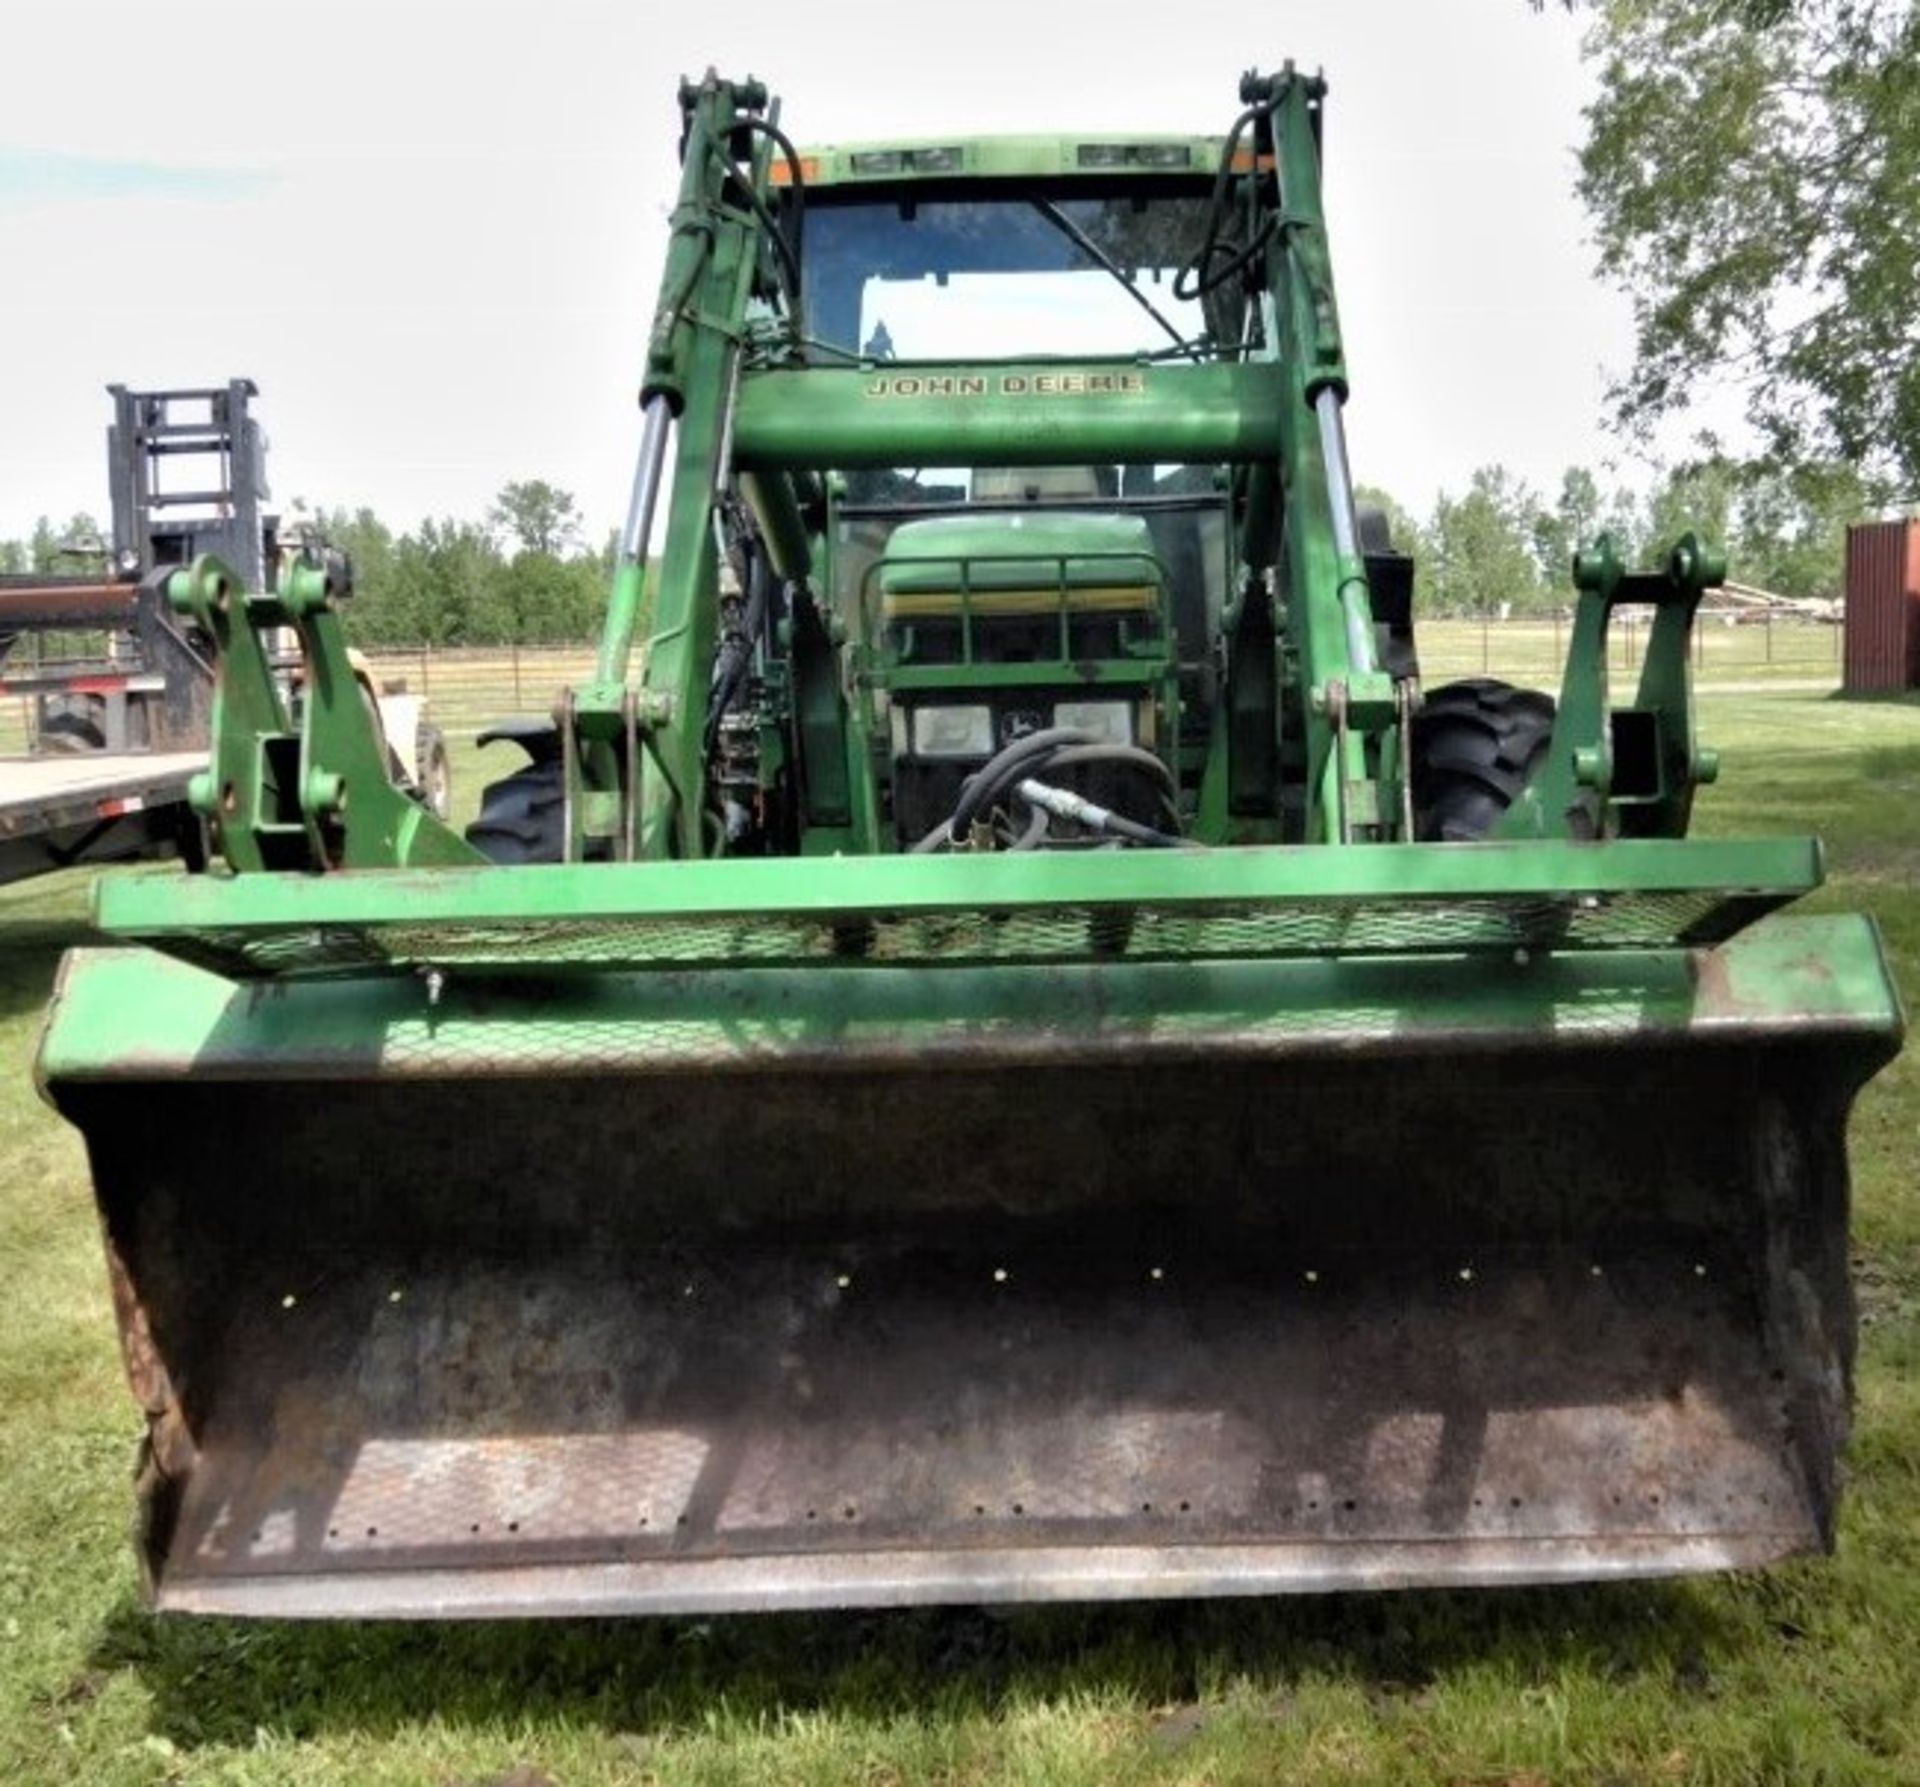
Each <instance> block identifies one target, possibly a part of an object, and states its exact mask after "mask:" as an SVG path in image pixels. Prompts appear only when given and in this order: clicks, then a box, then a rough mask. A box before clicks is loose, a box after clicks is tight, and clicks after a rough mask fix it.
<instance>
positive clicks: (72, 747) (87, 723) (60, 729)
mask: <svg viewBox="0 0 1920 1787" xmlns="http://www.w3.org/2000/svg"><path fill="white" fill-rule="evenodd" d="M40 748H41V749H42V750H43V751H62V752H69V751H71V752H80V751H104V750H105V749H106V748H107V734H106V728H105V727H104V726H102V725H101V724H100V722H99V721H98V720H97V719H93V718H91V717H89V716H88V715H87V714H86V713H84V712H82V711H80V710H79V709H77V708H71V707H67V708H61V709H59V710H58V711H57V712H55V713H50V714H47V715H45V716H44V717H43V718H42V720H41V722H40Z"/></svg>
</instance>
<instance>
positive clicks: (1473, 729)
mask: <svg viewBox="0 0 1920 1787" xmlns="http://www.w3.org/2000/svg"><path fill="white" fill-rule="evenodd" d="M1553 712H1554V707H1553V697H1552V696H1551V695H1544V694H1542V693H1541V692H1540V691H1539V690H1538V689H1516V688H1515V687H1514V686H1513V685H1512V684H1511V683H1503V682H1499V681H1497V680H1495V679H1494V678H1492V677H1485V676H1476V677H1472V678H1469V679H1468V680H1467V681H1465V682H1458V683H1447V684H1445V685H1444V686H1443V687H1441V688H1438V689H1434V690H1432V691H1431V692H1430V693H1429V694H1428V696H1427V698H1426V702H1425V705H1424V706H1423V707H1422V708H1421V710H1420V712H1419V714H1418V715H1417V716H1416V717H1415V719H1414V723H1413V803H1414V812H1415V815H1416V817H1415V824H1414V830H1415V832H1416V833H1417V834H1418V836H1419V837H1420V838H1421V839H1422V840H1424V841H1427V842H1432V843H1444V844H1466V843H1471V842H1473V841H1474V840H1475V839H1476V838H1484V837H1486V836H1487V835H1488V833H1490V832H1491V831H1492V830H1493V828H1494V826H1495V825H1497V824H1498V823H1499V821H1500V819H1501V817H1502V816H1503V815H1504V814H1505V813H1506V811H1507V809H1508V808H1509V807H1511V806H1512V805H1513V803H1514V802H1515V801H1517V800H1518V799H1519V798H1520V796H1521V793H1522V792H1523V791H1524V790H1525V788H1526V786H1527V783H1528V782H1529V781H1531V780H1532V778H1533V776H1534V773H1535V772H1536V771H1537V770H1538V769H1539V768H1540V766H1541V764H1542V763H1543V762H1544V761H1545V760H1546V754H1547V745H1548V743H1549V742H1550V741H1551V739H1552V737H1553Z"/></svg>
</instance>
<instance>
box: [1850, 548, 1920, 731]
mask: <svg viewBox="0 0 1920 1787" xmlns="http://www.w3.org/2000/svg"><path fill="white" fill-rule="evenodd" d="M1843 686H1844V687H1845V688H1846V689H1847V690H1848V691H1849V692H1852V691H1856V690H1857V691H1860V692H1863V693H1864V692H1866V691H1868V690H1875V689H1880V690H1884V689H1920V521H1872V522H1867V523H1865V524H1864V525H1862V526H1860V527H1850V528H1848V529H1847V658H1846V671H1845V675H1844V684H1843Z"/></svg>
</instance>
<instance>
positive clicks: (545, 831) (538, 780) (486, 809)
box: [467, 762, 566, 864]
mask: <svg viewBox="0 0 1920 1787" xmlns="http://www.w3.org/2000/svg"><path fill="white" fill-rule="evenodd" d="M565 802H566V783H565V781H564V779H563V772H562V767H561V765H560V764H559V763H558V762H549V763H530V764H528V765H527V767H526V768H525V769H522V770H516V771H515V772H514V773H513V774H512V775H510V776H507V777H506V778H505V779H503V780H501V781H498V782H489V783H488V784H487V786H486V788H485V790H484V791H483V792H482V793H481V796H480V817H479V818H478V819H476V820H475V821H474V822H473V823H472V824H471V825H469V826H468V827H467V842H468V843H469V844H471V845H472V846H473V847H474V848H475V849H476V850H478V851H479V852H480V854H481V855H482V856H484V857H487V858H488V859H489V860H490V861H493V862H497V863H513V864H520V863H532V862H560V861H561V860H563V859H564V857H565V855H566V833H565V831H564V829H563V826H564V823H565V819H566V811H565Z"/></svg>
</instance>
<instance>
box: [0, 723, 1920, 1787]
mask: <svg viewBox="0 0 1920 1787" xmlns="http://www.w3.org/2000/svg"><path fill="white" fill-rule="evenodd" d="M1702 734H1703V738H1704V740H1705V742H1707V743H1709V744H1712V745H1715V746H1717V747H1718V748H1719V749H1720V750H1721V753H1722V759H1723V763H1724V766H1725V767H1724V772H1723V778H1722V781H1721V783H1720V784H1719V785H1718V786H1717V787H1715V788H1713V789H1711V790H1709V791H1707V792H1706V793H1705V794H1704V795H1703V797H1702V811H1701V824H1702V828H1703V829H1706V830H1710V831H1713V832H1718V833H1737V832H1749V831H1775V832H1778V831H1801V830H1806V829H1816V830H1818V831H1820V832H1822V833H1823V834H1824V835H1825V837H1826V838H1827V840H1828V843H1829V846H1830V861H1831V868H1832V886H1831V887H1830V888H1828V889H1827V890H1825V891H1824V892H1823V893H1822V894H1821V895H1820V896H1818V897H1819V902H1820V904H1822V905H1823V906H1833V907H1854V906H1859V905H1865V906H1867V907H1869V908H1871V909H1872V910H1873V911H1874V912H1876V913H1877V914H1878V916H1879V918H1880V921H1881V924H1882V925H1883V926H1884V928H1885V931H1886V934H1887V938H1888V941H1889V943H1890V945H1891V946H1892V949H1893V952H1894V954H1895V957H1896V961H1897V968H1898V972H1899V973H1900V975H1901V978H1902V983H1903V985H1904V986H1905V987H1906V988H1907V989H1908V992H1909V995H1910V996H1911V994H1912V993H1913V991H1914V990H1915V989H1916V988H1920V705H1907V706H1901V705H1894V704H1877V705H1867V704H1859V703H1849V702H1841V701H1836V700H1829V699H1822V698H1819V697H1816V696H1809V695H1804V694H1787V693H1782V694H1751V693H1739V694H1734V693H1712V692H1709V693H1708V694H1706V695H1705V696H1704V697H1703V699H1702ZM513 761H514V753H513V752H512V751H511V749H510V748H507V747H499V748H496V749H495V750H493V751H491V752H489V753H486V754H484V755H483V754H482V753H479V752H478V751H476V750H475V749H474V748H473V747H472V746H471V745H470V744H468V743H466V742H465V741H464V740H461V741H458V748H457V753H456V763H455V770H456V775H457V776H458V777H459V778H460V781H461V804H462V806H463V807H464V808H465V809H466V810H467V811H469V812H470V811H471V809H472V807H473V805H474V803H475V801H476V800H477V796H478V789H479V784H480V782H481V780H482V779H483V778H485V777H486V776H489V775H497V774H503V773H505V771H506V769H507V768H509V767H510V766H511V763H512V762H513ZM132 872H142V871H132ZM154 872H169V871H154ZM84 891H85V890H84V886H83V885H82V882H81V879H80V878H79V877H77V876H65V877H57V878H49V879H46V880H42V881H38V882H33V883H28V884H26V885H25V886H21V887H16V888H11V889H3V890H0V1050H3V1051H4V1053H5V1058H6V1059H7V1060H8V1061H9V1062H10V1063H11V1064H12V1071H11V1072H9V1073H8V1074H7V1076H6V1077H5V1079H4V1080H0V1157H4V1163H5V1166H4V1176H3V1177H0V1780H5V1781H8V1782H14V1781H19V1782H42V1781H73V1782H89V1783H95V1782H97V1783H117V1782H163V1781H167V1782H170V1781H191V1782H207V1783H214V1782H232V1783H242V1782H246V1783H256V1782H257V1783H268V1782H272V1783H279V1782H303V1781H354V1782H362V1781H368V1782H422V1783H443V1784H449V1787H451V1784H459V1787H478V1784H479V1783H483V1782H484V1783H502V1784H504V1783H509V1782H510V1783H513V1784H514V1787H535V1784H537V1783H542V1782H551V1783H554V1784H556V1787H574V1784H576V1783H589V1782H616V1781H636V1780H639V1781H658V1782H663V1783H664V1782H681V1781H739V1782H762V1781H817V1782H822V1783H826V1782H832V1783H836V1784H837V1783H843V1782H850V1781H854V1782H865V1783H880V1782H893V1781H903V1782H904V1781H923V1780H929V1781H953V1782H968V1783H971V1782H989V1781H994V1782H998V1781H1007V1782H1031V1783H1070V1782H1086V1783H1110V1782H1134V1781H1153V1782H1160V1781H1165V1782H1193V1783H1202V1782H1204V1783H1209V1784H1214V1783H1221V1784H1224V1783H1231V1782H1245V1783H1262V1784H1264V1783H1271V1782H1277V1781H1302V1782H1316V1783H1317V1782H1328V1781H1369V1782H1371V1781H1387V1782H1401V1781H1404V1782H1422V1783H1424V1782H1433V1781H1441V1782H1473V1783H1485V1784H1487V1787H1495V1784H1504V1787H1522V1784H1526V1787H1543V1784H1544V1783H1549V1782H1551V1783H1572V1782H1582V1783H1594V1784H1595V1787H1598V1784H1600V1783H1613V1784H1617V1787H1624V1784H1625V1783H1631V1782H1649V1783H1655V1782H1696V1781H1697V1782H1726V1783H1747V1782H1754V1781H1780V1782H1794V1783H1813V1782H1851V1781H1874V1782H1887V1783H1902V1784H1906V1783H1912V1782H1914V1781H1920V1198H1916V1197H1915V1195H1914V1191H1913V1186H1912V1176H1913V1167H1914V1163H1915V1161H1916V1159H1920V1068H1917V1067H1916V1064H1915V1059H1914V1056H1913V1055H1912V1054H1909V1055H1908V1056H1907V1057H1905V1058H1903V1059H1902V1060H1901V1061H1900V1062H1899V1063H1897V1064H1896V1065H1895V1066H1894V1067H1893V1068H1892V1069H1890V1070H1889V1071H1888V1072H1887V1073H1885V1074H1884V1075H1882V1077H1881V1078H1880V1079H1879V1081H1878V1082H1877V1083H1876V1084H1875V1085H1874V1086H1873V1087H1871V1088H1870V1089H1869V1090H1868V1092H1867V1093H1866V1095H1865V1096H1864V1098H1863V1099H1862V1100H1861V1103H1860V1106H1859V1109H1858V1111H1857V1113H1856V1116H1855V1120H1854V1126H1853V1149H1854V1161H1855V1167H1856V1181H1855V1183H1856V1203H1857V1209H1856V1222H1855V1233H1856V1237H1857V1253H1858V1266H1859V1278H1860V1283H1861V1286H1862V1290H1863V1300H1864V1310H1865V1320H1866V1328H1865V1333H1864V1336H1863V1351H1862V1359H1861V1367H1860V1384H1859V1392H1860V1394H1859V1411H1858V1419H1857V1426H1856V1434H1855V1442H1854V1447H1853V1454H1852V1463H1853V1469H1852V1481H1851V1489H1850V1493H1849V1496H1848V1500H1847V1503H1846V1510H1845V1516H1844V1521H1843V1532H1842V1537H1841V1543H1840V1552H1839V1556H1838V1557H1837V1558H1836V1559H1834V1560H1831V1561H1816V1562H1811V1563H1806V1564H1799V1565H1794V1566H1791V1567H1788V1568H1784V1569H1779V1570H1776V1571H1773V1572H1770V1573H1768V1574H1766V1575H1763V1576H1751V1577H1740V1578H1731V1579H1717V1580H1710V1581H1696V1582H1688V1583H1681V1584H1667V1585H1657V1586H1633V1585H1623V1586H1615V1587H1608V1588H1604V1589H1587V1590H1572V1591H1570V1590H1552V1591H1547V1590H1539V1591H1503V1592H1497V1593H1473V1594H1469V1593H1403V1594H1391V1595H1377V1596H1334V1597H1329V1598H1325V1599H1315V1600H1293V1601H1269V1602H1264V1603H1260V1602H1253V1603H1220V1602H1216V1603H1210V1604H1191V1605H1189V1604H1170V1605H1161V1606H1125V1607H1098V1608H1090V1609H1049V1610H1035V1611H1031V1612H1017V1613H1014V1614H1011V1615H1009V1616H1005V1617H984V1616H982V1615H979V1614H976V1613H972V1612H967V1611H928V1612H911V1613H898V1614H886V1615H856V1616H839V1617H826V1616H804V1617H803V1616H778V1617H767V1618H757V1619H756V1618H736V1619H730V1620H712V1621H705V1620H674V1621H646V1622H628V1623H598V1622H568V1623H558V1624H527V1625H512V1626H493V1627H462V1626H441V1627H435V1626H411V1627H386V1626H373V1625H358V1626H354V1625H346V1626H311V1627H303V1626H296V1625H272V1624H267V1625H250V1624H239V1623H230V1622H201V1623H180V1622H157V1621H154V1620H153V1619H151V1618H149V1617H148V1616H147V1615H146V1614H145V1613H143V1612H142V1610H141V1607H140V1604H139V1601H138V1598H137V1595H136V1592H135V1586H134V1576H133V1565H132V1556H131V1548H130V1546H129V1543H128V1528H129V1521H130V1516H131V1509H132V1490H131V1485H130V1483H129V1480H128V1470H129V1465H130V1463H131V1460H132V1455H133V1447H134V1440H135V1435H136V1430H137V1426H138V1421H137V1416H136V1414H135V1411H134V1408H133V1405H132V1403H131V1401H130V1400H129V1398H128V1397H127V1395H126V1391H125V1388H124V1385H123V1383H122V1380H121V1377H120V1371H119V1365H118V1358H117V1354H116V1350H115V1345H114V1340H113V1332H112V1321H111V1316H110V1313H109V1310H108V1307H107V1298H106V1290H105V1284H104V1275H103V1272H102V1268H101V1262H100V1256H99V1246H98V1241H97V1237H96V1234H95V1230H94V1224H93V1217H92V1209H91V1201H90V1196H89V1192H88V1188H87V1179H86V1169H85V1164H84V1161H83V1159H82V1155H81V1150H80V1147H79V1144H78V1142H77V1141H76V1139H75V1138H74V1136H73V1135H72V1134H71V1133H70V1132H69V1131H68V1130H67V1129H66V1128H65V1127H64V1126H63V1125H61V1124H60V1123H59V1122H58V1121H57V1120H56V1119H55V1118H54V1117H53V1116H52V1115H51V1114H50V1113H49V1112H48V1111H47V1110H45V1109H44V1108H43V1107H42V1106H41V1105H40V1104H39V1102H38V1101H37V1099H36V1098H35V1096H34V1094H33V1091H32V1088H31V1084H30V1082H29V1079H28V1064H29V1060H30V1056H31V1053H32V1049H33V1044H34V1036H35V1030H36V1027H37V1024H38V1021H39V1014H40V1008H41V1005H42V1002H43V1000H44V998H45V996H46V992H47V988H48V985H49V982H50V978H51V975H52V973H53V968H54V964H55V961H56V959H57V955H58V952H59V950H60V948H61V947H62V946H63V944H64V943H66V942H67V941H69V940H71V939H73V938H74V937H76V936H77V935H78V934H79V933H80V929H81V919H82V914H83V910H84Z"/></svg>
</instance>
